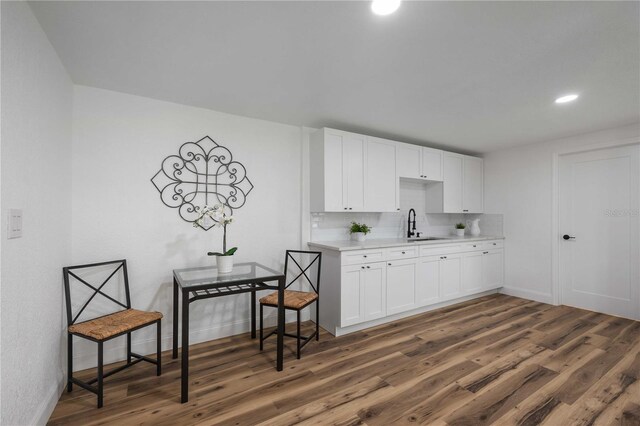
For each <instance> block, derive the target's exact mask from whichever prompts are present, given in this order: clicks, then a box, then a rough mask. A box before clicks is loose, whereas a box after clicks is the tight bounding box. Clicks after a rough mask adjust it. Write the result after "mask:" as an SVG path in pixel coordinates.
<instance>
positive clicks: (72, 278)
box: [62, 260, 131, 325]
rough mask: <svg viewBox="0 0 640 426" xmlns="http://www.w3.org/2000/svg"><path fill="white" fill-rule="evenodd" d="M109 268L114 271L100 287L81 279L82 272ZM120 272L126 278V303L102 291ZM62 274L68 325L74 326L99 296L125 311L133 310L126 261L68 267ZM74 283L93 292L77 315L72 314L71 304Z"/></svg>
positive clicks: (63, 269)
mask: <svg viewBox="0 0 640 426" xmlns="http://www.w3.org/2000/svg"><path fill="white" fill-rule="evenodd" d="M109 266H113V270H112V271H111V273H110V274H109V275H108V276H107V278H106V279H105V280H103V281H102V283H101V284H100V285H96V284H91V283H90V282H88V281H87V279H86V278H83V277H81V275H82V274H81V272H80V271H81V270H82V272H86V271H89V272H90V271H91V270H96V269H98V268H108V267H109ZM120 270H122V274H123V278H124V293H125V298H126V300H125V302H124V303H123V302H121V301H119V300H117V299H116V298H114V297H112V296H109V295H108V294H106V293H105V292H104V291H103V290H102V289H103V288H104V286H105V285H106V284H107V283H108V282H109V281H110V280H111V279H112V278H113V277H114V276H116V274H117V273H118V271H120ZM62 274H63V276H64V293H65V301H66V303H67V323H68V325H72V324H74V323H75V322H76V321H77V320H78V318H80V315H81V314H82V312H84V310H85V309H86V308H87V306H89V304H90V303H91V301H93V300H94V298H95V297H96V296H97V295H98V294H100V295H101V296H103V297H105V298H106V299H108V300H110V301H111V302H113V303H115V304H116V305H118V306H120V307H122V308H125V309H130V308H131V296H130V294H129V277H128V276H127V261H126V260H112V261H109V262H100V263H89V264H86V265H77V266H66V267H64V268H62ZM72 282H78V283H79V284H83V285H84V286H86V287H88V288H89V289H90V290H91V291H92V294H91V296H89V298H88V300H86V301H85V302H84V304H83V305H82V306H81V307H80V308H79V309H78V311H77V312H76V313H73V312H72V310H73V309H72V304H71V302H72V301H71V288H70V287H71V283H72ZM111 313H113V312H111Z"/></svg>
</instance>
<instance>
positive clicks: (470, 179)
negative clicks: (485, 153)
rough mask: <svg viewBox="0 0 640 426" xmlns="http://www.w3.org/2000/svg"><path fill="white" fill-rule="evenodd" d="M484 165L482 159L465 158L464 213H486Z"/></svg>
mask: <svg viewBox="0 0 640 426" xmlns="http://www.w3.org/2000/svg"><path fill="white" fill-rule="evenodd" d="M483 163H484V162H483V160H482V158H477V157H469V156H467V155H465V156H464V159H463V164H464V166H463V176H464V183H463V189H462V194H463V200H462V211H463V212H464V213H482V212H483V211H484V203H483V198H484V197H483V187H484V184H483V178H484V171H483Z"/></svg>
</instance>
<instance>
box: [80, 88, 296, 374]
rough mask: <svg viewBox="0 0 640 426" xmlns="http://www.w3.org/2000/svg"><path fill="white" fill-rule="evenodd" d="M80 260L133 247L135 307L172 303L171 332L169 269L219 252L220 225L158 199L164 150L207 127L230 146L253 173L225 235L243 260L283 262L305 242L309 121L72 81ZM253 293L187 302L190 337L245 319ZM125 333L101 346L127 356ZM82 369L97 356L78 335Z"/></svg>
mask: <svg viewBox="0 0 640 426" xmlns="http://www.w3.org/2000/svg"><path fill="white" fill-rule="evenodd" d="M73 111H74V113H73V167H72V169H73V182H74V185H73V195H72V197H73V215H72V216H73V225H72V226H73V227H72V241H73V243H72V247H73V249H72V251H73V255H72V259H73V263H75V264H78V263H85V262H95V261H103V260H110V259H119V258H126V259H128V262H129V265H128V266H129V275H130V281H131V286H132V294H131V297H132V302H133V305H134V307H135V308H139V309H152V310H158V311H160V312H162V313H164V314H165V320H164V321H163V348H165V349H169V348H170V345H171V340H170V338H171V333H172V321H171V313H172V300H173V299H172V269H174V268H185V267H191V266H201V265H204V264H208V263H213V262H214V259H213V258H211V257H208V256H206V253H207V251H211V250H219V249H220V248H221V230H220V229H212V230H210V231H208V232H204V231H202V230H200V229H195V228H193V227H192V225H191V224H190V223H187V222H185V221H183V220H182V219H180V218H179V216H178V212H177V210H175V209H170V208H168V207H166V206H165V205H163V204H162V203H161V201H160V198H159V194H158V192H157V191H156V189H155V187H154V186H153V184H152V183H151V181H150V179H151V177H152V176H153V175H154V174H155V173H156V172H157V171H158V170H159V168H160V165H161V162H162V160H163V159H164V158H165V157H166V156H168V155H171V154H174V153H176V152H177V149H178V148H179V147H180V145H181V144H182V143H184V142H187V141H197V140H198V139H200V138H202V137H203V136H205V135H209V136H210V137H211V138H212V139H214V140H215V141H216V142H218V143H219V144H221V145H223V146H226V147H227V148H229V149H230V150H231V152H232V154H233V156H234V159H236V160H238V161H240V162H241V163H242V164H244V165H245V167H246V169H247V175H248V176H249V178H250V179H251V181H252V182H253V184H254V189H253V190H252V192H251V193H250V194H249V196H248V199H247V202H246V204H245V206H244V207H242V208H240V209H237V210H236V211H235V212H234V216H235V218H236V222H235V223H233V224H232V225H230V226H229V237H228V238H229V244H230V246H236V245H237V246H238V247H239V249H238V252H237V253H236V256H235V257H236V262H242V261H254V260H255V261H258V262H261V263H264V264H265V265H267V266H270V267H272V268H275V269H277V270H281V269H282V265H283V262H284V251H285V250H286V249H288V248H294V249H295V248H299V247H300V242H301V239H302V237H301V193H302V183H301V161H300V158H301V152H302V144H301V140H302V129H301V128H300V127H294V126H289V125H283V124H277V123H272V122H267V121H262V120H254V119H249V118H244V117H239V116H234V115H229V114H223V113H219V112H214V111H211V110H206V109H201V108H194V107H189V106H184V105H178V104H173V103H169V102H161V101H156V100H153V99H148V98H142V97H137V96H132V95H126V94H122V93H116V92H111V91H106V90H101V89H95V88H89V87H83V86H76V87H75V92H74V109H73ZM248 301H249V295H248V294H243V295H239V296H232V297H225V298H221V299H214V300H205V301H201V302H197V303H195V304H192V306H191V342H192V343H193V342H198V341H205V340H211V339H214V338H218V337H222V336H226V335H231V334H237V333H241V332H244V331H247V330H248V329H249V307H250V304H249V303H248ZM133 340H134V350H136V351H139V352H142V353H152V352H154V350H155V349H154V348H155V346H154V345H155V330H154V329H153V330H152V329H149V330H141V331H138V332H136V333H135V334H134V339H133ZM124 345H125V339H124V337H123V338H121V339H116V340H115V341H113V342H109V343H107V344H106V345H105V351H106V353H105V360H106V361H107V362H108V361H112V360H115V359H122V357H123V356H124ZM74 358H75V367H76V368H77V369H80V368H86V367H88V366H93V365H95V345H85V344H78V346H77V350H76V353H75V354H74Z"/></svg>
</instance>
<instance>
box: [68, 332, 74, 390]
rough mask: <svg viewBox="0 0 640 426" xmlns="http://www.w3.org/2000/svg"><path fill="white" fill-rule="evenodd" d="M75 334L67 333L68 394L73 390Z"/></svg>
mask: <svg viewBox="0 0 640 426" xmlns="http://www.w3.org/2000/svg"><path fill="white" fill-rule="evenodd" d="M72 379H73V334H71V333H67V392H71V391H72V390H73V380H72Z"/></svg>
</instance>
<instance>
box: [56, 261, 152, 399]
mask: <svg viewBox="0 0 640 426" xmlns="http://www.w3.org/2000/svg"><path fill="white" fill-rule="evenodd" d="M109 266H113V267H114V270H113V271H112V272H111V273H110V275H109V276H108V277H107V278H106V279H105V280H104V281H103V282H102V284H100V285H98V286H96V285H93V284H91V283H89V282H88V281H87V280H86V279H85V278H82V277H81V276H80V275H79V274H80V271H83V272H85V273H86V272H87V271H88V272H91V270H95V269H97V268H104V267H109ZM119 271H122V276H123V280H124V293H125V298H126V301H125V303H122V302H120V301H118V300H116V299H115V298H113V297H111V296H109V295H108V294H106V293H104V292H103V291H102V289H103V288H104V286H105V285H106V284H107V283H108V282H109V281H110V280H111V279H112V278H113V277H114V276H116V275H117V273H118V272H119ZM62 272H63V276H64V290H65V299H66V304H67V323H68V328H67V347H68V355H67V356H68V360H67V368H68V372H67V392H71V391H72V390H73V384H74V383H75V384H76V385H78V386H80V387H81V388H84V389H86V390H88V391H89V392H93V393H95V394H96V395H97V396H98V408H101V407H102V405H103V393H104V392H103V389H104V388H103V382H104V378H106V377H108V376H110V375H112V374H115V373H118V372H120V371H122V370H124V369H126V368H128V367H131V366H132V365H134V364H137V363H138V362H140V361H146V362H150V363H151V364H155V365H156V375H158V376H159V375H160V374H161V372H162V369H161V357H160V343H161V339H160V333H161V322H162V314H161V313H160V312H146V311H138V310H136V309H131V297H130V295H129V277H128V276H127V261H126V260H114V261H110V262H102V263H91V264H87V265H78V266H67V267H64V268H62ZM72 278H73V279H72ZM73 282H78V283H80V284H83V285H85V286H87V287H89V289H90V290H92V291H93V294H92V295H91V296H90V297H89V299H88V300H87V301H86V302H85V303H84V304H83V305H82V307H81V308H80V309H79V310H78V312H76V313H75V314H74V313H72V305H71V288H70V287H71V283H73ZM98 294H100V295H101V296H103V297H104V298H106V299H108V300H110V301H111V302H113V303H115V304H116V305H118V306H120V307H122V308H124V310H121V311H118V312H114V313H111V314H108V315H104V316H101V317H97V318H93V319H90V320H87V321H83V322H76V321H77V320H78V318H79V317H80V314H82V312H84V311H85V309H86V308H87V306H89V304H90V303H91V301H93V300H94V298H95V296H97V295H98ZM152 324H156V326H157V354H156V359H155V360H154V359H152V358H148V357H146V356H143V355H138V354H136V353H133V352H131V332H133V331H135V330H138V329H141V328H143V327H147V326H149V325H152ZM125 334H126V335H127V363H126V364H125V365H123V366H120V367H118V368H115V369H113V370H111V371H109V372H107V373H104V363H103V343H104V342H106V341H107V340H111V339H114V338H116V337H119V336H123V335H125ZM73 336H78V337H81V338H83V339H87V340H91V341H92V342H96V343H97V344H98V375H97V377H96V378H94V379H92V380H89V381H88V382H84V381H81V380H79V379H76V378H75V377H73ZM132 358H135V359H134V360H133V361H132ZM94 383H96V386H93V384H94Z"/></svg>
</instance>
